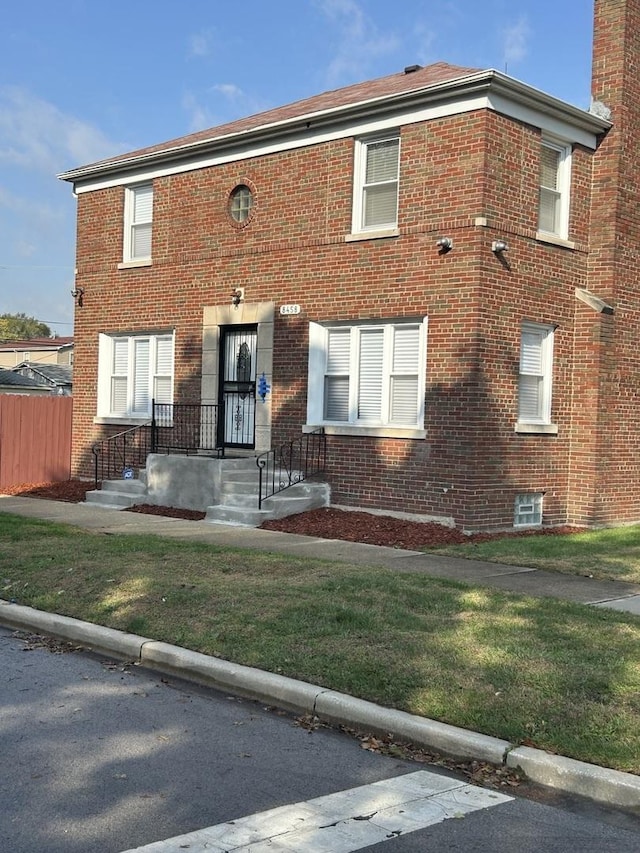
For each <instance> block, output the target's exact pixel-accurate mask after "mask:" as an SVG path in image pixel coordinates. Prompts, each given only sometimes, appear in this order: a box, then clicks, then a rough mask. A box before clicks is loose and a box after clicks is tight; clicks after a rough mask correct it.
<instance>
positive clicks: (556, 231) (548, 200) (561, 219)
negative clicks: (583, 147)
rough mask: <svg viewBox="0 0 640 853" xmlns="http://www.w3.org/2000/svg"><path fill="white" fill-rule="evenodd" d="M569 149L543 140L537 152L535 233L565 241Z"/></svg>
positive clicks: (567, 216)
mask: <svg viewBox="0 0 640 853" xmlns="http://www.w3.org/2000/svg"><path fill="white" fill-rule="evenodd" d="M570 166H571V149H570V148H569V147H567V146H566V145H560V144H557V143H555V142H549V141H543V142H542V147H541V153H540V203H539V211H538V230H539V231H541V232H543V233H544V234H553V235H555V236H556V237H561V238H563V239H566V238H567V237H568V234H569V183H570Z"/></svg>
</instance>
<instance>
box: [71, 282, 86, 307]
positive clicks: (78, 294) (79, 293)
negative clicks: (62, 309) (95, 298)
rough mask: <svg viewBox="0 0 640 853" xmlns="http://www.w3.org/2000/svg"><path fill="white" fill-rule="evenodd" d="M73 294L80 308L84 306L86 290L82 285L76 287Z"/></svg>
mask: <svg viewBox="0 0 640 853" xmlns="http://www.w3.org/2000/svg"><path fill="white" fill-rule="evenodd" d="M71 295H72V296H73V299H74V301H75V303H76V305H77V306H78V308H82V297H83V296H84V290H83V289H82V288H81V287H76V288H74V290H72V291H71Z"/></svg>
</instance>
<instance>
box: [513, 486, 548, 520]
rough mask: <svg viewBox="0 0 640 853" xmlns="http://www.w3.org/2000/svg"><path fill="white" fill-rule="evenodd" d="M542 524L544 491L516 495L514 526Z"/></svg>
mask: <svg viewBox="0 0 640 853" xmlns="http://www.w3.org/2000/svg"><path fill="white" fill-rule="evenodd" d="M541 525H542V492H531V493H528V494H523V495H516V500H515V507H514V513H513V526H514V527H540V526H541Z"/></svg>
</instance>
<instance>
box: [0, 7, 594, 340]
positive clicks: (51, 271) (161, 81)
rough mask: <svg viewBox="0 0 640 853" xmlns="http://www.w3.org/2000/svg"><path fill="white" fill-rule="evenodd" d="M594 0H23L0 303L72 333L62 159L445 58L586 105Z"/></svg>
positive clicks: (68, 213)
mask: <svg viewBox="0 0 640 853" xmlns="http://www.w3.org/2000/svg"><path fill="white" fill-rule="evenodd" d="M592 14H593V9H592V3H591V2H589V0H569V2H558V0H482V2H481V1H480V0H397V2H392V3H389V2H388V0H384V2H383V0H242V2H239V1H238V0H236V2H227V0H126V2H125V0H108V2H98V0H18V2H9V0H7V2H5V3H4V4H3V12H2V24H1V27H0V314H2V313H5V312H9V313H16V312H24V313H26V314H28V315H30V316H35V317H37V318H38V319H40V320H44V321H45V322H47V323H48V324H49V325H50V326H51V328H52V330H53V331H55V332H57V333H58V334H60V335H69V334H72V331H73V327H72V322H73V300H72V298H71V295H70V290H71V288H72V286H73V268H74V253H75V200H74V198H73V196H72V192H71V186H70V185H69V184H67V183H63V182H61V181H59V180H57V178H56V175H57V174H59V173H60V172H62V171H64V170H66V169H70V168H74V167H76V166H81V165H84V164H87V163H91V162H93V161H95V160H98V159H100V158H102V157H107V156H110V155H113V154H117V153H120V152H123V151H128V150H132V149H135V148H139V147H142V146H145V145H150V144H153V143H156V142H162V141H164V140H167V139H172V138H174V137H176V136H182V135H183V134H187V133H190V132H191V131H194V130H200V129H202V128H206V127H212V126H214V125H216V124H221V123H223V122H226V121H230V120H232V119H235V118H240V117H242V116H246V115H250V114H252V113H256V112H260V111H261V110H265V109H269V108H271V107H274V106H279V105H282V104H286V103H290V102H291V101H295V100H298V99H300V98H304V97H307V96H309V95H313V94H317V93H319V92H323V91H326V90H327V89H334V88H338V87H340V86H346V85H349V84H350V83H355V82H359V81H362V80H368V79H372V78H375V77H381V76H384V75H387V74H392V73H395V72H397V71H401V70H402V69H403V68H404V67H405V66H406V65H412V64H414V63H419V64H421V65H427V64H429V63H430V62H436V61H439V60H443V61H445V62H450V63H452V64H457V65H465V66H471V67H476V68H497V69H498V70H500V71H505V70H506V72H507V73H508V74H510V75H511V76H513V77H516V78H517V79H519V80H523V81H525V82H526V83H529V84H531V85H533V86H536V87H538V88H539V89H542V90H543V91H545V92H548V93H550V94H552V95H555V96H557V97H559V98H562V99H564V100H566V101H568V102H570V103H572V104H575V105H576V106H579V107H583V108H588V106H589V98H590V82H589V78H590V72H591V37H592Z"/></svg>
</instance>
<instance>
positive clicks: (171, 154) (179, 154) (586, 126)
mask: <svg viewBox="0 0 640 853" xmlns="http://www.w3.org/2000/svg"><path fill="white" fill-rule="evenodd" d="M483 91H484V92H487V93H491V92H494V93H495V94H501V95H504V96H506V97H509V98H510V99H511V100H513V101H515V102H517V103H520V104H522V105H525V106H528V107H530V108H532V109H535V110H538V111H541V112H545V113H547V114H551V115H553V116H554V117H556V118H559V119H561V120H563V121H564V122H566V123H568V124H570V125H574V126H575V127H577V128H579V129H581V130H583V131H586V132H589V133H593V134H594V135H600V134H602V133H604V132H606V131H607V130H608V129H609V128H610V127H611V124H612V123H611V122H610V121H607V120H606V119H603V118H600V117H599V116H596V115H593V114H592V113H590V112H588V111H586V110H583V109H580V108H579V107H575V106H573V105H572V104H569V103H567V102H566V101H562V100H560V99H559V98H556V97H555V96H553V95H548V94H546V93H545V92H542V91H541V90H540V89H536V88H535V87H533V86H530V85H528V84H527V83H522V82H521V81H519V80H516V79H515V78H513V77H509V76H508V75H506V74H503V73H502V72H500V71H497V70H495V69H488V70H484V71H478V72H474V73H472V74H467V75H464V76H461V77H456V78H453V79H451V80H445V81H440V82H438V83H431V84H428V85H426V86H422V87H420V88H418V89H412V90H410V91H408V92H398V93H395V94H391V95H389V94H385V95H380V96H378V97H375V98H369V99H365V100H362V101H358V102H354V103H350V104H342V105H339V106H335V107H331V108H329V109H325V110H320V111H315V112H310V113H301V114H300V115H297V116H293V117H291V118H286V119H283V120H281V121H277V122H271V123H267V124H258V125H256V126H255V127H252V128H249V129H246V130H241V131H238V132H236V133H228V134H223V135H220V136H215V135H213V136H211V137H208V138H205V139H198V140H197V141H195V142H194V141H191V142H185V143H183V144H176V145H173V146H171V147H169V148H164V149H162V150H160V151H158V150H154V151H146V152H143V153H140V154H135V152H134V153H132V154H131V156H129V157H127V156H126V155H125V156H122V155H118V157H117V158H115V157H114V158H112V159H107V160H102V161H100V162H99V163H94V164H89V165H87V166H81V167H79V168H77V169H70V170H68V171H65V172H61V173H60V174H58V175H57V177H58V178H59V179H60V180H63V181H69V182H78V181H82V180H84V179H88V178H94V177H97V176H106V175H111V174H113V173H117V172H120V173H122V172H127V171H132V170H133V169H136V168H138V167H140V166H145V165H149V164H156V165H160V164H162V163H166V162H175V161H179V160H186V159H189V158H190V157H191V156H194V155H195V156H198V155H201V154H202V153H203V152H209V151H215V150H216V149H217V148H220V147H222V146H228V145H229V144H233V143H238V144H244V143H245V142H248V141H251V142H254V141H257V140H260V139H264V138H265V137H266V138H269V137H271V138H274V139H276V138H278V137H283V136H286V135H287V134H290V133H293V132H294V131H296V130H301V129H307V128H309V127H310V125H313V128H314V130H317V128H318V127H323V126H327V125H330V124H333V123H336V122H338V121H340V122H344V121H347V120H350V119H356V118H359V117H361V116H362V115H363V114H366V115H371V114H372V113H382V112H385V111H387V110H392V109H396V108H398V107H399V106H406V105H410V104H411V103H414V102H418V101H419V102H420V103H421V104H425V103H429V102H437V101H441V100H450V99H451V98H453V97H455V96H460V97H462V96H465V95H469V94H471V93H480V92H483ZM211 130H212V132H214V131H215V128H211ZM182 138H183V139H184V138H185V137H182ZM178 141H179V140H178Z"/></svg>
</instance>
